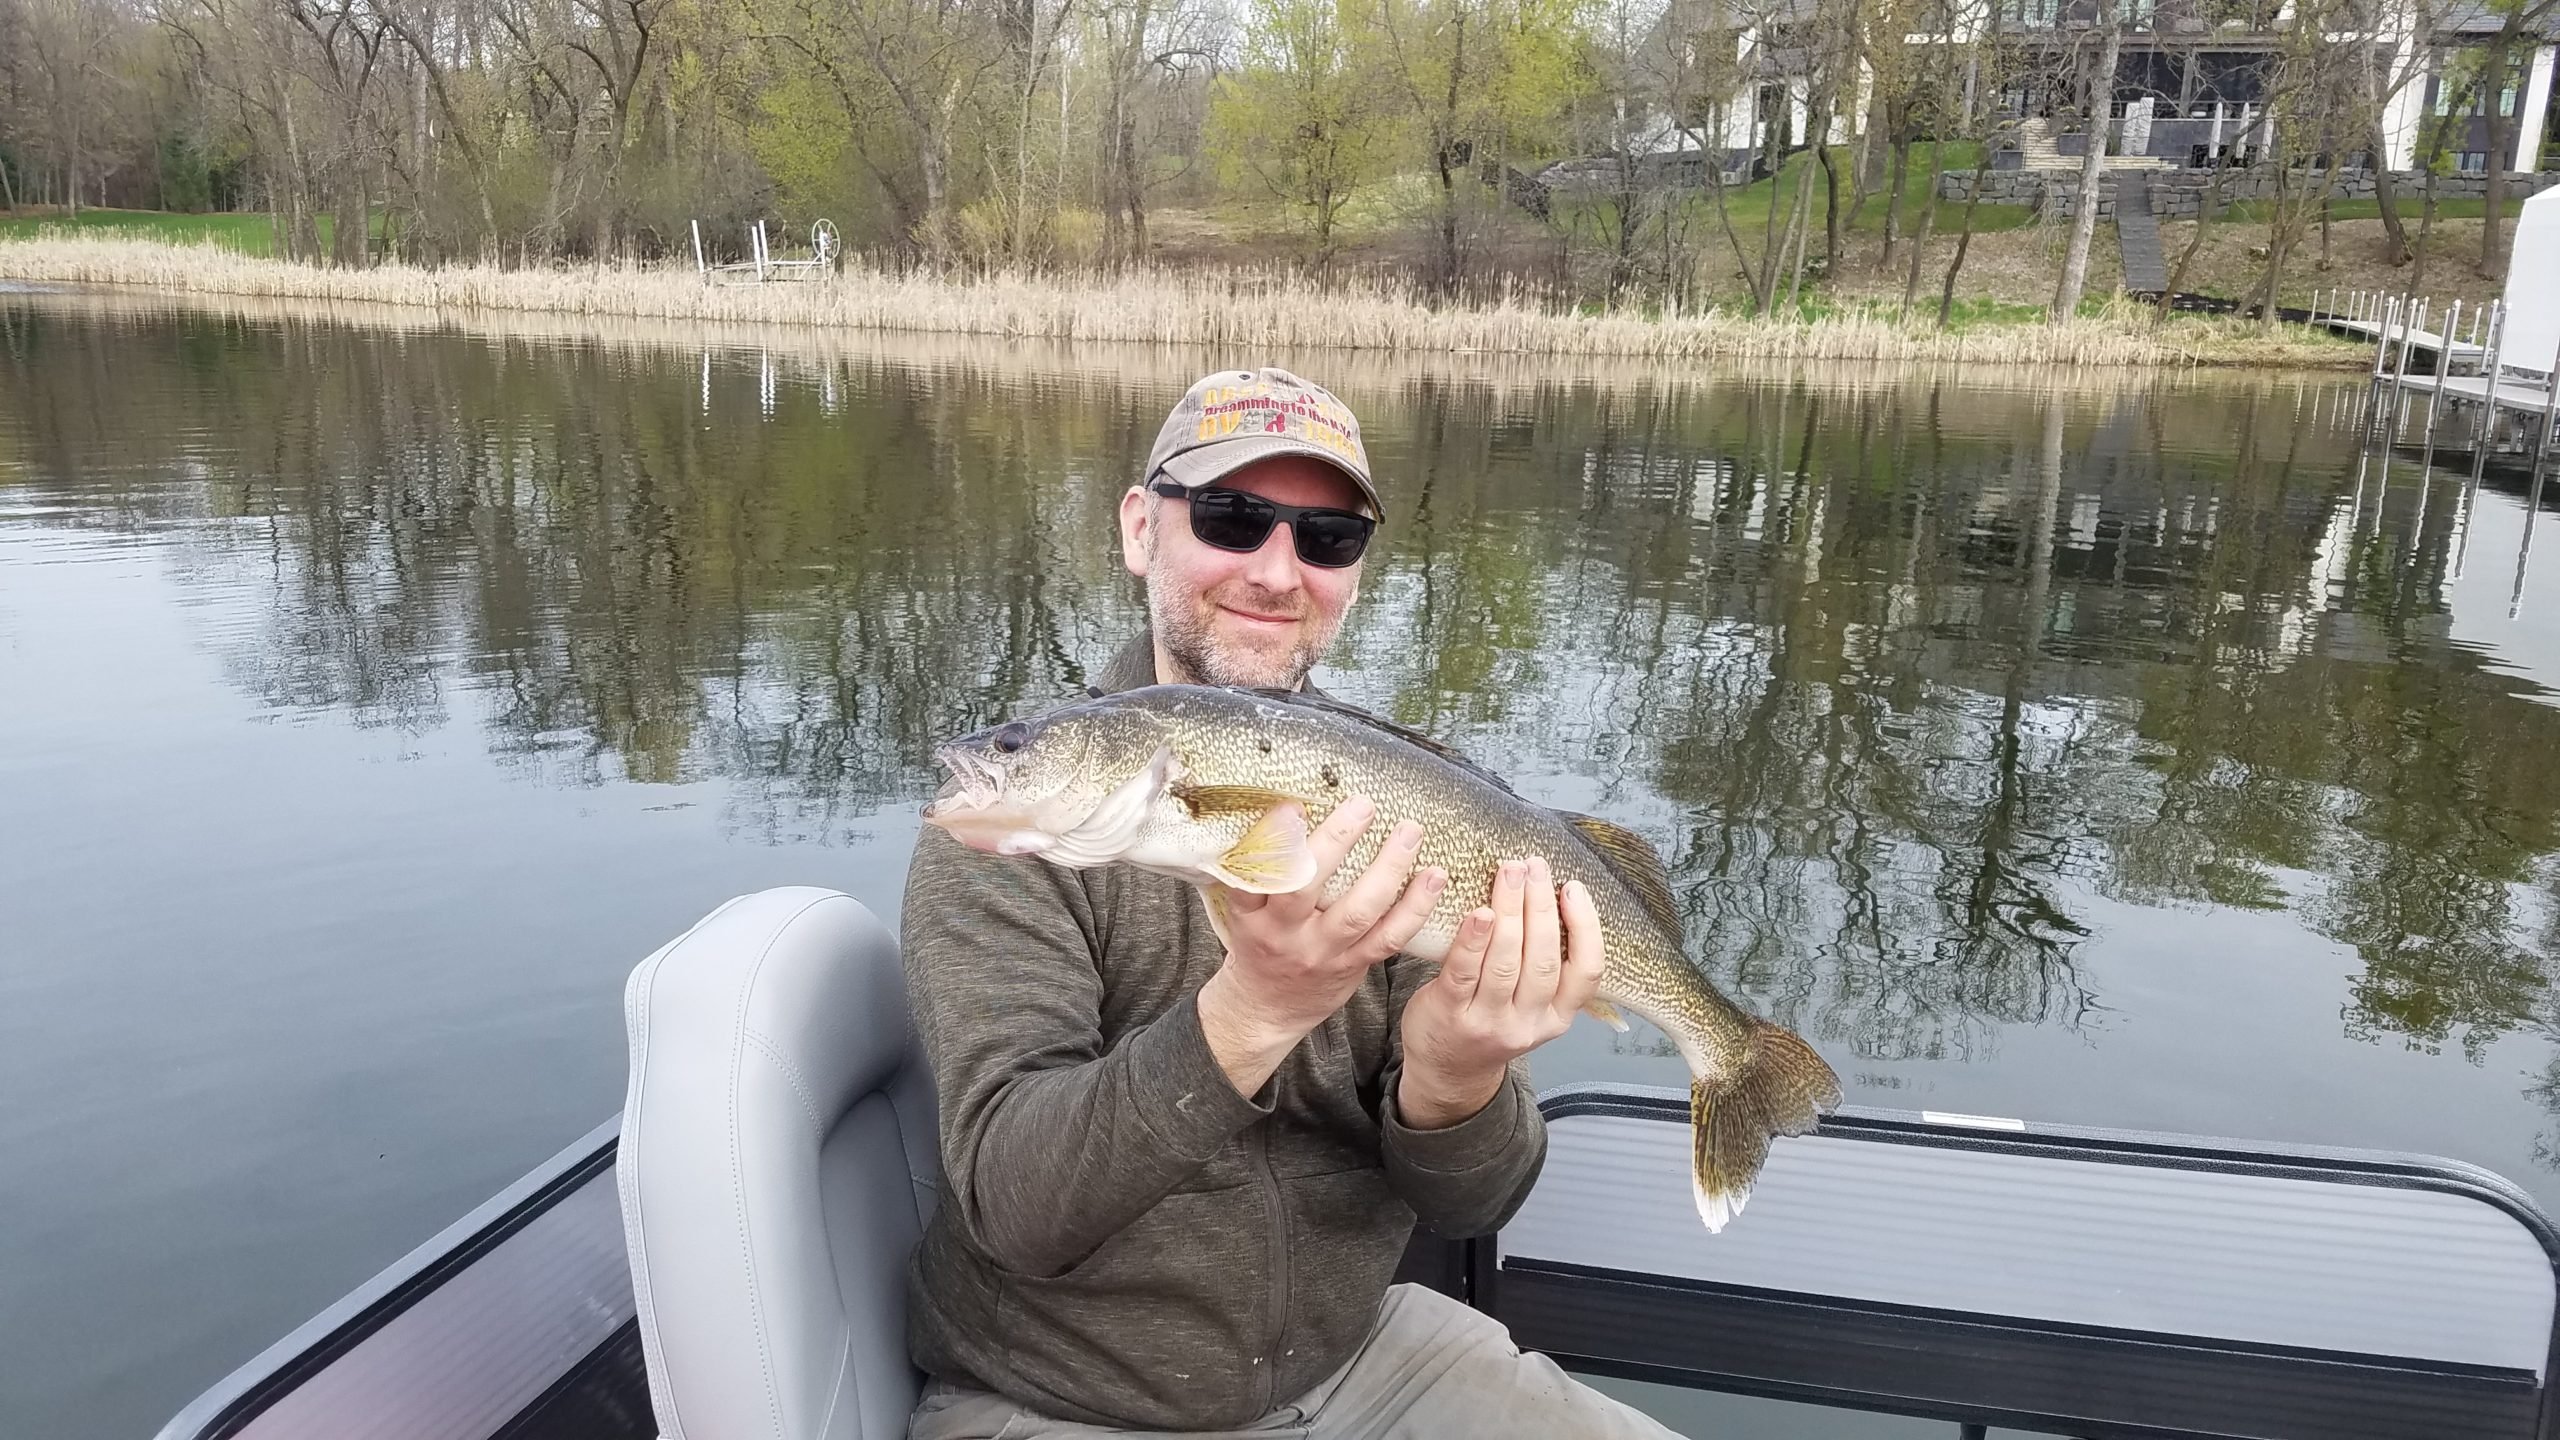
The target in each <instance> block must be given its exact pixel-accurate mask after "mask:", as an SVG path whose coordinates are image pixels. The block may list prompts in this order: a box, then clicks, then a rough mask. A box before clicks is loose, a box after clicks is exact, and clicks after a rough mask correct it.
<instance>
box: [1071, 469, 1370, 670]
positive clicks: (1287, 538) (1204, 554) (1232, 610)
mask: <svg viewBox="0 0 2560 1440" xmlns="http://www.w3.org/2000/svg"><path fill="white" fill-rule="evenodd" d="M1219 483H1220V484H1221V485H1223V486H1224V487H1225V488H1227V489H1230V490H1243V491H1247V492H1249V493H1251V494H1255V495H1259V496H1261V497H1263V498H1264V499H1266V500H1271V501H1275V502H1277V503H1279V504H1282V505H1320V506H1330V507H1332V508H1335V509H1339V510H1354V511H1357V510H1363V509H1365V504H1364V502H1363V501H1362V499H1361V496H1360V491H1359V488H1358V487H1357V486H1355V485H1353V484H1352V483H1351V479H1350V477H1348V476H1346V475H1344V474H1343V473H1342V472H1341V471H1339V470H1336V469H1334V468H1333V467H1332V466H1330V465H1327V464H1325V463H1324V462H1323V461H1321V460H1313V459H1309V458H1307V457H1305V456H1299V455H1280V456H1274V457H1272V458H1271V459H1268V460H1258V461H1255V462H1254V463H1253V464H1251V465H1248V466H1246V467H1244V468H1243V469H1241V470H1238V471H1236V472H1235V473H1234V474H1232V475H1229V476H1228V477H1227V478H1226V479H1224V480H1222V481H1220V482H1219ZM1190 512H1191V502H1190V501H1188V500H1178V499H1172V498H1169V497H1150V496H1149V495H1147V494H1146V492H1144V491H1143V490H1140V489H1137V488H1135V487H1132V488H1131V489H1130V491H1129V493H1128V494H1127V495H1124V496H1122V497H1121V500H1120V556H1121V560H1122V562H1123V563H1125V564H1126V565H1127V566H1128V567H1129V573H1130V574H1132V575H1135V576H1137V577H1138V578H1140V579H1142V580H1144V581H1146V582H1147V611H1148V615H1149V618H1150V619H1152V620H1153V621H1154V622H1155V632H1156V643H1157V644H1158V645H1159V646H1161V647H1162V648H1163V650H1164V653H1165V654H1166V655H1168V656H1170V657H1172V659H1173V661H1174V663H1175V665H1176V666H1178V667H1179V668H1180V670H1181V671H1182V672H1184V673H1183V674H1181V675H1180V676H1178V677H1174V678H1179V679H1184V680H1189V681H1192V682H1194V683H1196V684H1202V685H1267V686H1274V687H1277V688H1280V689H1284V690H1290V689H1295V688H1297V686H1298V683H1299V682H1300V681H1302V680H1304V679H1305V678H1306V676H1307V672H1308V671H1309V670H1311V669H1313V668H1315V663H1316V661H1317V660H1318V659H1319V658H1321V657H1322V656H1323V655H1324V652H1325V650H1326V649H1327V647H1329V646H1331V645H1332V644H1333V637H1334V635H1335V633H1336V632H1338V631H1339V630H1341V628H1342V615H1343V612H1344V611H1345V610H1348V609H1350V608H1351V602H1352V601H1353V600H1354V599H1355V598H1357V597H1358V596H1359V594H1360V566H1358V565H1349V566H1345V567H1343V568H1341V569H1338V570H1328V569H1326V568H1324V567H1323V566H1320V565H1309V564H1307V563H1306V562H1305V561H1303V560H1300V559H1299V558H1298V551H1297V546H1296V540H1295V537H1294V535H1293V534H1292V533H1291V528H1290V526H1289V525H1288V524H1287V523H1285V522H1283V523H1281V524H1278V525H1274V526H1272V527H1271V534H1270V535H1269V536H1268V537H1267V538H1265V539H1264V540H1263V542H1262V548H1260V549H1258V550H1256V551H1254V552H1253V553H1252V554H1250V555H1239V554H1237V553H1236V552H1234V551H1232V550H1220V549H1217V548H1216V547H1214V546H1210V545H1204V544H1202V543H1200V541H1199V540H1198V539H1197V538H1195V537H1194V536H1193V535H1192V533H1191V513H1190Z"/></svg>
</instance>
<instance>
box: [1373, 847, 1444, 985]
mask: <svg viewBox="0 0 2560 1440" xmlns="http://www.w3.org/2000/svg"><path fill="white" fill-rule="evenodd" d="M1371 868H1372V869H1374V868H1376V867H1374V866H1373V867H1371ZM1448 888H1449V872H1448V871H1446V870H1443V869H1441V868H1440V867H1439V866H1437V865H1434V866H1432V867H1431V868H1430V869H1428V870H1425V871H1423V872H1421V873H1420V874H1418V875H1416V876H1414V877H1413V883H1412V884H1410V885H1407V886H1405V887H1404V894H1403V895H1402V896H1401V897H1399V898H1398V899H1397V901H1396V903H1395V906H1394V908H1393V909H1390V910H1389V911H1387V913H1386V915H1385V916H1384V917H1383V918H1382V919H1380V920H1379V921H1378V923H1377V924H1375V925H1373V926H1371V927H1369V934H1368V937H1367V939H1366V941H1365V942H1364V948H1365V949H1367V950H1368V951H1369V952H1370V955H1371V956H1372V963H1375V962H1376V961H1378V960H1384V959H1386V958H1387V957H1388V956H1390V955H1393V954H1395V953H1396V952H1397V951H1399V950H1402V949H1403V948H1404V947H1405V942H1406V941H1409V940H1411V939H1412V938H1413V937H1414V936H1415V935H1417V934H1419V933H1421V930H1422V922H1424V921H1426V920H1428V919H1430V918H1431V907H1432V906H1434V905H1437V904H1439V903H1440V892H1441V891H1443V890H1446V889H1448Z"/></svg>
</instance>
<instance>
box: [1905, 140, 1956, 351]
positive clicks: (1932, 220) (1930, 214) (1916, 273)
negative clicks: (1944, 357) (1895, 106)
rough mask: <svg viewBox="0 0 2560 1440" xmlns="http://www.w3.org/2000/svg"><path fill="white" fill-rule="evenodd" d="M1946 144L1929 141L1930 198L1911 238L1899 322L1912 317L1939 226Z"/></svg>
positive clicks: (1940, 141)
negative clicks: (1940, 181) (1922, 270)
mask: <svg viewBox="0 0 2560 1440" xmlns="http://www.w3.org/2000/svg"><path fill="white" fill-rule="evenodd" d="M1946 145H1947V142H1945V141H1944V140H1938V139H1932V140H1930V142H1929V174H1930V176H1931V177H1932V179H1931V182H1930V187H1929V199H1928V201H1927V203H1925V204H1923V205H1922V206H1921V207H1920V233H1919V234H1918V235H1915V236H1913V237H1912V240H1911V270H1910V273H1908V274H1906V275H1904V276H1903V277H1902V310H1901V313H1899V314H1897V315H1896V316H1894V320H1895V323H1897V324H1899V323H1903V322H1907V321H1908V320H1910V318H1911V301H1912V297H1914V296H1916V295H1918V294H1919V293H1920V257H1922V256H1924V255H1926V254H1928V253H1929V234H1930V232H1931V231H1933V230H1935V229H1937V228H1938V191H1937V183H1936V180H1935V178H1934V177H1935V176H1936V175H1937V173H1938V166H1939V165H1940V164H1941V163H1943V162H1944V161H1945V159H1946ZM1967 208H1968V209H1970V208H1971V207H1970V206H1968V207H1967Z"/></svg>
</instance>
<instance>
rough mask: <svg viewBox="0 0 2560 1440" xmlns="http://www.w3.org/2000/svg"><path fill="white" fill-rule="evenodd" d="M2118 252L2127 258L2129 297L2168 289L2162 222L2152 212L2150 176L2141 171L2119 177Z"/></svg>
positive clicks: (2153, 293)
mask: <svg viewBox="0 0 2560 1440" xmlns="http://www.w3.org/2000/svg"><path fill="white" fill-rule="evenodd" d="M2116 253H2117V254H2118V255H2120V256H2122V257H2123V259H2124V289H2125V293H2126V294H2128V295H2157V294H2160V293H2161V292H2163V291H2165V290H2167V289H2168V288H2169V262H2168V257H2167V256H2165V255H2163V254H2162V253H2161V250H2160V221H2159V219H2158V217H2156V216H2154V215H2153V214H2152V213H2151V177H2150V176H2149V175H2148V174H2145V173H2144V172H2143V171H2142V170H2141V169H2135V168H2128V169H2126V170H2125V171H2124V172H2123V173H2121V174H2119V175H2117V176H2116Z"/></svg>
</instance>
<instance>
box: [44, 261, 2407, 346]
mask: <svg viewBox="0 0 2560 1440" xmlns="http://www.w3.org/2000/svg"><path fill="white" fill-rule="evenodd" d="M0 279H6V280H22V281H49V282H56V283H68V284H74V285H83V286H99V285H103V286H135V287H143V288H147V289H150V290H153V291H158V292H163V293H174V294H188V295H221V296H238V297H265V298H270V299H289V300H297V301H321V302H362V303H369V304H383V305H396V306H405V307H417V308H423V309H428V310H432V311H436V312H439V313H440V314H442V315H443V316H445V317H447V318H459V319H460V320H461V322H462V323H464V324H466V325H468V324H472V323H474V321H473V317H477V316H480V315H485V314H490V313H493V312H534V313H546V314H556V315H570V316H626V317H635V318H638V319H643V320H665V321H680V322H694V323H704V322H707V323H712V324H717V325H739V326H754V327H767V326H793V327H810V326H815V327H826V328H836V329H853V330H868V331H892V332H896V331H904V332H925V333H940V334H953V335H974V336H992V337H1001V338H1004V339H1008V340H1025V339H1041V340H1060V341H1074V342H1095V341H1101V342H1115V343H1125V342H1139V343H1146V344H1157V345H1177V346H1190V347H1203V348H1208V349H1213V350H1220V351H1230V352H1248V353H1256V354H1271V353H1282V352H1289V351H1341V350H1354V351H1389V352H1399V353H1403V354H1439V355H1497V356H1517V357H1537V358H1543V359H1570V358H1575V357H1603V356H1617V357H1638V358H1642V359H1647V360H1651V361H1655V362H1662V361H1711V360H1717V359H1746V358H1748V359H1779V360H1788V361H1813V362H1824V361H1924V362H1941V363H1957V364H1964V365H1968V366H1979V365H2029V366H2047V367H2056V366H2061V367H2096V366H2104V367H2124V366H2163V365H2171V366H2178V365H2200V364H2202V365H2226V364H2228V365H2291V366H2320V367H2336V366H2339V365H2342V364H2355V363H2359V362H2358V361H2357V360H2356V358H2355V356H2354V353H2353V352H2352V351H2349V350H2345V349H2343V348H2342V347H2339V346H2336V345H2334V344H2329V343H2323V342H2318V341H2306V340H2302V339H2297V338H2293V337H2289V336H2288V337H2281V338H2279V339H2276V340H2273V341H2270V340H2267V339H2265V338H2262V337H2260V336H2259V335H2258V334H2257V332H2256V331H2255V329H2254V328H2253V327H2246V326H2241V325H2235V324H2230V323H2227V322H2215V321H2210V320H2201V319H2195V318H2191V317H2177V318H2175V319H2173V320H2172V321H2171V322H2170V323H2169V324H2167V325H2165V326H2161V327H2158V328H2154V326H2153V325H2152V323H2151V320H2150V312H2148V311H2146V310H2140V309H2137V308H2135V307H2131V306H2116V307H2111V308H2110V309H2109V310H2108V311H2107V313H2105V314H2102V315H2099V316H2095V317H2088V318H2083V319H2079V320H2075V321H2073V322H2072V323H2071V324H2068V325H2061V326H2047V325H2041V324H2021V325H2004V326H1997V327H1987V328H1979V329H1971V330H1963V331H1957V332H1952V333H1942V332H1939V331H1936V330H1932V329H1927V328H1924V327H1916V326H1915V327H1907V328H1906V327H1904V326H1900V325H1897V324H1895V323H1893V322H1892V321H1891V320H1889V319H1886V318H1883V317H1881V316H1874V315H1868V314H1842V315H1833V316H1827V317H1824V318H1822V319H1818V320H1814V321H1810V322H1794V321H1761V320H1753V319H1748V318H1744V317H1740V316H1736V315H1733V314H1729V313H1726V312H1721V311H1710V312H1705V313H1694V314H1683V313H1672V314H1664V315H1658V316H1649V315H1644V314H1639V313H1635V312H1632V311H1614V312H1608V313H1599V314H1559V313H1553V312H1549V311H1546V310H1543V309H1539V308H1535V307H1533V306H1530V305H1527V304H1523V303H1517V302H1508V301H1506V302H1504V303H1500V304H1495V305H1490V306H1483V307H1475V308H1439V309H1435V308H1433V307H1432V306H1430V305H1428V304H1426V303H1425V302H1423V301H1422V300H1421V299H1420V298H1418V297H1417V296H1416V295H1414V294H1413V293H1411V292H1410V291H1407V290H1404V289H1402V288H1399V287H1395V286H1390V285H1383V284H1379V283H1377V282H1349V283H1345V284H1341V285H1337V286H1331V287H1324V288H1316V287H1312V286H1310V285H1308V284H1306V283H1305V282H1303V281H1299V280H1296V279H1293V278H1291V277H1288V276H1284V275H1277V274H1269V273H1248V272H1238V271H1185V272H1164V271H1149V272H1138V273H1128V274H1120V275H1092V276H1082V277H1049V276H1030V275H1021V274H997V275H991V276H983V277H955V276H948V275H938V274H922V273H910V274H905V275H891V274H886V273H882V272H878V271H872V270H866V269H861V268H848V269H847V270H846V271H845V273H844V274H842V275H841V276H838V277H835V278H832V279H829V280H823V281H817V282H803V283H791V284H771V285H762V286H757V285H726V284H724V285H705V284H704V283H703V282H702V280H701V279H700V278H699V277H697V276H696V275H695V274H694V273H693V272H692V271H691V270H690V269H686V268H677V267H641V266H619V265H616V266H605V265H591V266H581V267H573V268H557V269H548V270H503V269H498V268H495V267H489V266H455V267H448V268H443V269H432V270H430V269H420V268H415V267H411V266H402V265H387V266H382V267H378V268H375V269H370V270H334V269H324V268H320V267H316V266H308V265H298V264H293V263H290V262H286V261H278V260H269V259H262V258H258V257H253V256H247V255H242V254H239V253H237V252H234V251H228V250H222V249H218V248H214V247H212V246H181V245H170V244H165V243H160V242H155V241H149V240H138V239H110V238H90V237H73V236H68V235H63V234H58V233H47V234H43V235H40V236H38V237H37V238H35V239H31V240H22V241H11V242H0Z"/></svg>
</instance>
